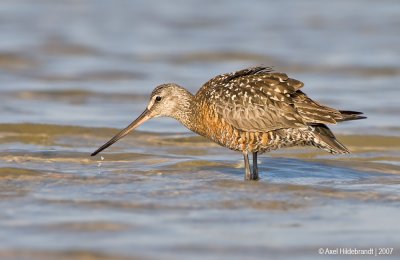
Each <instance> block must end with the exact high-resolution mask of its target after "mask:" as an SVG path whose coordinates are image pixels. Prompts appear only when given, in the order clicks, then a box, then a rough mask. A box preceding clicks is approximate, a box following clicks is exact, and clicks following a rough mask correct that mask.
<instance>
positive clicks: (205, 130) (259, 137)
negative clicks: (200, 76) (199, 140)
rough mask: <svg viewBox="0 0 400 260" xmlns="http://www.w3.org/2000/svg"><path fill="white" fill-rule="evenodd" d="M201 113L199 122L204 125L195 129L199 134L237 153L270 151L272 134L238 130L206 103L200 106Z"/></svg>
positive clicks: (199, 125)
mask: <svg viewBox="0 0 400 260" xmlns="http://www.w3.org/2000/svg"><path fill="white" fill-rule="evenodd" d="M199 111H201V115H200V117H199V118H198V120H201V122H202V123H201V124H197V126H198V127H197V128H196V129H194V131H195V132H197V133H198V134H200V135H202V136H205V137H207V138H209V139H211V140H213V141H214V142H216V143H218V144H220V145H221V146H224V147H227V148H229V149H231V150H235V151H248V152H254V151H263V150H266V149H268V146H269V145H270V140H271V137H270V135H271V134H270V133H267V132H248V131H243V130H240V129H237V128H235V127H234V126H233V125H232V124H230V123H229V122H227V121H226V120H225V119H224V118H223V117H222V116H221V115H220V114H218V113H217V111H216V110H215V107H213V106H210V105H209V103H206V102H202V103H200V104H199Z"/></svg>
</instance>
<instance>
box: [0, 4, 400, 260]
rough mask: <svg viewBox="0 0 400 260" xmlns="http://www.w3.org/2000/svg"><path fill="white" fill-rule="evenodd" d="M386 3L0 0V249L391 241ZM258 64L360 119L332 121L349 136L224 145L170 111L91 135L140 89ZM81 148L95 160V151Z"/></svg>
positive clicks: (165, 254)
mask: <svg viewBox="0 0 400 260" xmlns="http://www.w3.org/2000/svg"><path fill="white" fill-rule="evenodd" d="M399 14H400V2H399V1H393V0H383V1H368V0H366V1H361V0H352V1H344V0H343V1H341V0H340V1H317V0H314V1H312V0H310V1H261V0H260V1H257V0H252V1H223V0H219V1H215V0H214V1H209V0H203V1H198V0H189V1H179V0H173V1H160V0H152V1H139V0H138V1H122V0H121V1H106V0H103V1H101V0H97V1H78V0H76V1H50V0H37V1H30V0H12V1H11V0H1V1H0V35H1V37H0V115H1V116H0V154H1V158H0V185H1V187H0V205H1V208H2V209H3V210H2V212H0V226H1V227H0V239H1V241H2V243H1V245H0V257H1V258H28V259H29V258H37V259H44V258H49V259H53V258H57V259H60V258H61V259H62V258H81V259H86V258H90V259H93V258H96V259H97V258H99V259H107V258H112V259H114V258H133V257H136V258H171V259H176V258H177V257H181V258H191V259H195V258H199V259H200V258H201V259H204V258H205V257H208V258H215V259H224V258H225V259H235V258H237V259H245V258H248V259H259V258H264V257H293V256H297V257H303V258H305V259H309V258H310V257H316V258H317V257H319V255H318V251H317V249H318V248H319V247H332V248H333V247H338V246H343V247H359V248H369V247H396V246H397V250H395V253H396V254H397V256H398V255H399V253H400V247H399V246H398V245H399V244H400V237H399V235H398V233H399V225H398V224H397V222H398V216H399V213H400V211H399V198H400V193H399V183H400V178H399V173H400V160H399V158H400V152H399V147H400V137H399V134H400V124H399V116H398V115H399V112H400V102H399V98H400V90H399V85H400V29H399V28H400V15H399ZM260 64H263V65H267V66H274V68H275V69H276V70H278V71H283V72H286V73H288V74H289V76H291V77H294V78H296V79H299V80H301V81H303V82H305V87H304V91H305V92H306V93H307V94H309V96H311V97H312V98H314V99H316V100H318V101H321V102H323V103H325V104H328V105H330V106H332V107H336V108H340V109H346V110H357V111H363V112H364V113H365V114H366V115H367V116H368V119H367V120H361V121H355V122H351V123H344V124H341V125H340V126H334V127H333V130H334V131H335V132H336V133H338V134H339V137H340V139H341V140H343V142H344V143H345V144H346V145H348V146H349V148H350V150H352V151H353V154H352V155H349V156H331V155H329V154H325V153H323V152H320V151H317V150H315V149H290V150H282V151H277V152H274V153H271V154H268V155H266V156H262V157H261V159H260V160H261V162H260V163H261V169H260V170H261V175H262V180H261V181H260V182H259V183H244V182H243V181H242V177H243V176H242V174H243V169H242V167H243V165H241V155H240V154H237V153H233V152H231V151H228V150H226V149H223V148H220V147H217V146H216V145H214V144H212V143H210V142H208V141H206V140H204V139H203V138H200V137H196V136H195V135H194V134H191V133H189V132H188V131H187V130H186V129H184V128H183V127H182V126H180V125H179V123H177V122H175V121H173V120H170V119H156V120H152V121H150V122H148V123H146V124H144V125H143V126H141V127H140V129H139V131H138V132H136V133H134V134H132V135H130V136H129V137H127V138H126V140H123V141H121V142H120V143H118V144H116V145H115V146H114V147H112V148H110V150H109V153H105V154H104V155H103V156H104V158H105V159H104V161H101V160H99V158H89V156H88V155H89V154H90V152H92V151H93V150H94V149H95V148H97V147H98V146H99V145H101V144H102V143H103V142H104V141H106V140H108V138H110V137H111V136H112V135H113V134H114V133H115V132H116V131H117V128H118V129H119V128H122V127H124V126H126V125H127V124H128V123H130V121H131V120H133V119H134V118H135V117H136V116H137V115H139V113H141V111H142V110H143V109H144V108H145V106H146V103H147V101H148V95H149V93H150V92H151V91H152V89H153V88H154V87H155V86H157V85H159V84H162V83H166V82H176V83H178V84H180V85H182V86H185V87H186V88H188V89H189V90H190V91H191V92H192V93H195V92H196V91H197V89H198V88H199V87H200V86H201V85H202V84H203V83H204V82H206V81H207V80H208V79H209V78H211V77H213V76H215V75H217V74H221V73H225V72H230V71H234V70H238V69H241V68H244V67H247V66H255V65H260ZM97 160H98V161H97Z"/></svg>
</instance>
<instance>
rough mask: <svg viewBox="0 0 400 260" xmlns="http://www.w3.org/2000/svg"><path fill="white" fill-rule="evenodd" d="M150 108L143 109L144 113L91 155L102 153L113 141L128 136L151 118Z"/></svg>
mask: <svg viewBox="0 0 400 260" xmlns="http://www.w3.org/2000/svg"><path fill="white" fill-rule="evenodd" d="M149 112H150V111H149V110H148V109H146V110H145V111H143V113H142V114H141V115H140V116H139V117H138V118H136V119H135V121H133V122H132V123H130V124H129V125H128V126H127V127H126V128H124V129H123V130H122V131H121V132H119V133H118V134H116V135H115V136H114V137H113V138H111V139H110V141H108V142H107V143H105V144H103V145H102V146H101V147H100V148H99V149H97V150H96V151H94V152H93V153H92V154H91V155H90V156H95V155H96V154H98V153H100V152H101V151H103V150H104V149H106V148H107V147H109V146H111V145H112V144H113V143H115V142H117V141H118V140H119V139H121V138H122V137H124V136H126V135H127V134H128V133H129V132H130V131H132V130H133V129H135V128H136V127H138V126H140V125H141V124H143V123H144V122H146V121H147V120H149V119H150V118H151V117H150V115H149Z"/></svg>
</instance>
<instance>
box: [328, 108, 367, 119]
mask: <svg viewBox="0 0 400 260" xmlns="http://www.w3.org/2000/svg"><path fill="white" fill-rule="evenodd" d="M339 112H340V115H341V117H338V118H335V120H336V121H337V122H342V121H349V120H358V119H365V118H367V117H365V116H362V114H363V113H362V112H357V111H348V110H339Z"/></svg>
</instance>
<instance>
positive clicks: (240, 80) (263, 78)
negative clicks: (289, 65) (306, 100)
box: [196, 67, 307, 132]
mask: <svg viewBox="0 0 400 260" xmlns="http://www.w3.org/2000/svg"><path fill="white" fill-rule="evenodd" d="M302 86H303V83H302V82H300V81H298V80H295V79H291V78H289V77H288V76H287V75H286V74H284V73H278V72H272V69H271V68H268V67H253V68H248V69H245V70H240V71H237V72H233V73H228V74H223V75H219V76H216V77H215V78H213V79H211V80H209V81H208V82H207V83H205V84H204V85H203V87H202V88H201V89H200V90H199V92H198V93H197V94H196V97H197V98H201V99H203V100H204V101H205V102H207V103H208V105H210V106H211V107H213V108H214V109H215V110H216V112H217V113H218V114H219V115H220V116H221V117H222V118H223V119H224V120H226V121H227V122H228V123H230V124H231V125H233V126H234V127H235V128H237V129H241V130H244V131H253V132H267V131H271V130H276V129H281V128H297V127H301V126H305V125H306V124H307V123H306V122H304V120H303V118H302V116H301V115H300V114H299V112H298V111H297V109H296V107H295V105H294V102H295V101H294V100H293V94H294V93H295V92H296V91H297V90H298V89H300V88H301V87H302Z"/></svg>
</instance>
